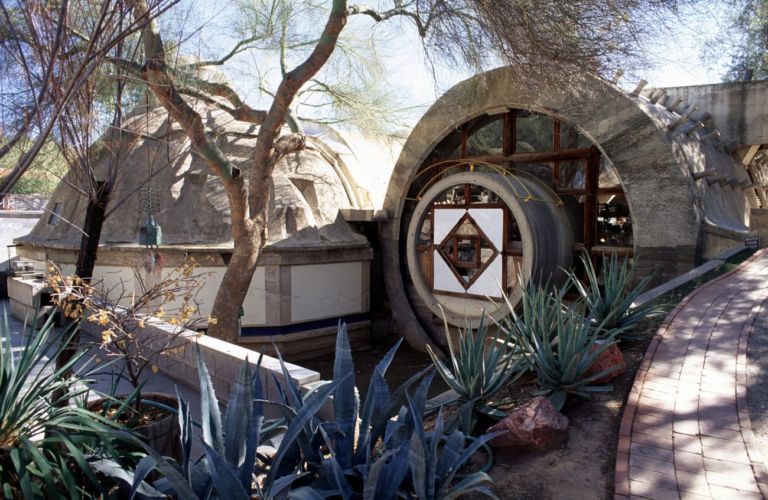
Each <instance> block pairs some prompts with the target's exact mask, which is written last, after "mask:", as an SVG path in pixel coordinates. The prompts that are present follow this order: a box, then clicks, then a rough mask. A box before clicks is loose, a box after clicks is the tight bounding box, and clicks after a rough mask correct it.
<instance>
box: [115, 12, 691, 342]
mask: <svg viewBox="0 0 768 500" xmlns="http://www.w3.org/2000/svg"><path fill="white" fill-rule="evenodd" d="M128 3H129V4H130V5H131V6H132V13H133V16H134V20H135V21H137V22H140V21H143V20H145V19H146V18H147V16H148V15H149V12H150V10H149V6H148V4H147V3H146V1H145V0H133V1H131V0H128ZM279 3H280V2H275V3H273V4H272V5H276V4H279ZM329 4H330V5H329V8H328V10H327V14H326V18H325V23H324V27H323V29H322V31H321V32H320V33H318V35H317V36H316V38H315V39H314V41H313V42H312V43H309V44H307V46H306V55H305V56H304V57H303V60H301V61H299V62H298V63H297V64H296V65H295V66H293V67H292V68H288V67H286V66H285V58H281V60H280V62H281V74H280V79H279V84H278V85H277V88H276V90H274V92H272V93H271V103H270V105H269V107H268V109H265V110H255V109H253V108H251V107H250V106H248V105H247V104H246V103H245V102H244V101H243V100H242V99H241V98H240V97H239V96H238V95H237V94H236V93H234V92H233V91H232V89H231V88H230V87H229V86H227V85H224V84H220V83H211V82H205V81H200V80H197V81H195V79H194V78H192V79H189V78H188V79H186V80H182V79H181V78H179V76H180V75H179V72H178V71H177V70H176V69H174V68H173V67H172V66H171V65H169V61H168V57H167V54H168V50H167V47H166V44H165V42H164V39H163V36H162V34H161V32H160V30H159V28H158V24H157V23H155V22H148V23H145V28H144V30H143V33H142V36H143V40H142V41H143V57H144V59H143V61H141V62H140V63H138V62H135V61H128V60H126V61H113V62H115V63H117V64H121V65H122V66H123V67H131V68H133V69H134V70H135V71H136V72H137V74H140V75H141V76H142V78H143V80H144V81H145V82H146V83H147V85H148V86H149V88H150V89H151V90H152V92H153V93H154V94H155V95H156V96H157V98H158V99H159V101H160V103H161V104H162V106H164V107H165V109H166V110H167V111H168V113H169V114H170V115H171V117H172V118H173V120H175V121H176V122H178V123H179V124H180V125H181V127H182V128H183V129H184V132H185V133H186V135H187V137H188V138H189V140H190V143H191V147H192V149H193V150H194V151H195V153H197V154H198V155H200V157H201V158H203V159H205V161H206V162H207V164H208V165H209V167H210V169H211V170H212V172H214V173H215V174H216V175H217V176H218V177H219V179H220V180H221V182H222V184H223V185H224V188H225V190H226V193H227V197H228V200H229V205H230V210H231V220H232V234H233V240H234V249H233V253H232V256H231V259H230V261H229V264H228V268H227V270H226V272H225V274H224V277H223V281H222V283H221V286H220V288H219V290H218V293H217V295H216V299H215V301H214V305H213V311H212V315H213V316H215V317H216V318H217V319H218V321H217V323H216V324H215V325H211V328H210V333H211V334H212V335H214V336H217V337H220V338H224V339H227V340H236V338H237V332H238V330H237V327H238V322H237V320H238V311H239V309H240V306H241V305H242V303H243V301H244V299H245V296H246V293H247V290H248V287H249V284H250V282H251V278H252V276H253V274H254V271H255V270H256V266H257V263H258V260H259V256H260V254H261V251H262V249H263V247H264V246H265V244H266V242H267V234H266V231H267V227H268V224H267V218H268V217H269V213H268V207H269V196H270V194H269V183H270V177H271V175H272V171H273V169H274V167H275V164H276V163H277V161H278V160H279V159H280V158H281V157H282V156H284V155H286V154H288V153H290V152H293V151H297V150H299V149H302V148H303V147H304V144H305V141H304V137H303V136H302V135H301V134H300V133H296V132H294V133H290V134H284V135H281V130H282V126H283V125H284V124H285V123H286V122H290V120H291V110H292V106H293V105H294V103H295V100H296V98H297V96H298V95H299V94H300V93H301V92H302V89H305V88H307V87H309V88H312V86H313V85H319V83H318V80H317V79H316V75H317V74H318V73H319V72H320V71H321V69H322V68H324V67H325V66H326V65H327V64H329V63H330V61H332V56H333V55H334V53H335V51H336V50H337V47H338V44H339V39H340V35H341V33H342V31H343V30H344V29H345V26H346V25H347V23H348V21H349V19H350V17H351V16H356V15H360V16H367V18H368V19H370V20H372V21H373V22H374V23H379V22H383V21H387V20H389V19H393V18H397V19H400V20H404V21H407V22H409V23H411V24H412V25H413V26H414V27H415V29H416V30H417V32H418V34H419V35H420V36H421V37H422V39H423V40H424V46H425V47H426V48H427V49H428V50H429V51H430V52H431V53H437V54H442V55H443V56H446V57H447V58H448V59H449V60H451V59H452V60H453V61H455V62H459V61H461V62H463V63H468V64H471V65H472V66H474V67H477V68H482V67H484V66H486V65H488V64H493V63H499V62H505V61H506V62H512V63H516V64H519V65H521V66H523V65H524V66H526V67H528V68H534V69H535V70H542V68H546V69H545V70H544V72H543V73H544V74H547V71H549V73H548V74H549V77H550V78H554V77H555V75H557V74H560V73H558V72H557V71H555V69H556V68H557V69H558V70H559V71H561V72H562V73H561V74H562V75H563V78H567V74H568V70H569V69H570V70H573V69H574V68H577V67H579V68H583V67H585V65H586V67H588V68H592V69H594V70H595V71H596V72H601V71H603V72H604V71H606V70H607V69H609V68H610V67H611V65H612V63H613V62H614V61H615V60H617V59H619V58H622V59H624V60H626V59H627V58H629V57H631V56H632V47H633V43H634V42H636V41H637V40H638V39H639V38H640V36H641V35H642V30H640V29H638V28H637V26H636V24H634V21H633V17H632V16H636V15H640V13H641V12H642V11H641V7H645V8H646V9H649V10H651V11H658V10H659V9H667V8H670V7H674V5H675V4H676V2H674V1H664V0H658V1H656V2H652V3H651V7H650V8H649V7H647V5H648V4H647V3H645V2H644V3H642V5H641V3H640V2H639V1H636V0H622V1H615V0H598V1H595V2H588V1H586V0H584V1H579V2H574V3H573V6H570V7H569V6H567V5H566V6H563V5H560V4H559V3H556V2H549V1H543V0H538V1H533V2H528V1H526V2H520V1H516V0H505V1H502V2H496V1H490V0H488V1H485V0H483V1H479V2H468V1H445V0H410V1H402V0H395V1H393V2H392V3H391V5H389V7H388V8H384V9H381V10H380V9H373V8H368V7H365V6H356V5H349V4H348V2H347V1H345V0H332V1H330V2H329ZM568 5H570V3H569V4H568ZM580 9H581V10H580ZM502 20H503V22H502ZM277 28H278V30H277V32H278V35H277V37H278V43H279V44H280V43H281V42H280V40H281V38H280V34H279V33H280V32H281V31H280V26H278V27H277ZM283 32H284V31H283ZM254 41H255V40H247V41H244V42H243V44H242V45H238V46H236V47H235V49H234V50H235V51H237V50H240V49H242V48H243V47H245V46H246V45H247V44H248V43H252V42H254ZM280 46H281V47H283V48H284V47H285V43H283V44H282V45H280ZM553 54H556V55H557V57H556V61H557V64H554V65H553V64H551V63H549V62H548V61H551V59H553V57H552V56H553ZM225 58H226V56H225ZM587 63H588V64H587ZM190 82H192V83H193V84H194V87H195V88H196V89H197V91H198V96H200V97H204V95H205V94H208V95H214V96H219V97H224V98H225V99H227V101H228V102H229V103H230V106H229V107H228V111H230V112H231V114H232V115H233V116H234V117H235V118H237V119H240V120H245V121H250V122H252V123H256V124H258V125H259V132H258V137H257V142H256V146H255V148H254V150H253V153H252V159H251V162H250V165H249V166H248V170H249V171H248V172H247V173H244V172H241V171H240V170H239V169H238V168H237V167H235V166H234V165H233V164H232V162H231V161H230V160H229V159H228V158H227V157H226V155H225V154H224V153H223V152H222V150H221V149H220V148H219V147H218V146H217V145H216V143H215V141H214V140H213V138H212V137H211V135H209V133H208V132H207V131H206V129H205V127H204V123H203V120H202V118H201V116H200V115H199V114H198V113H197V112H196V111H195V110H194V109H193V108H192V107H191V106H190V104H189V103H188V102H187V101H186V100H185V98H184V97H183V95H184V93H186V94H187V95H190V96H192V95H194V90H190V89H189V88H188V86H189V85H190ZM245 174H247V175H245Z"/></svg>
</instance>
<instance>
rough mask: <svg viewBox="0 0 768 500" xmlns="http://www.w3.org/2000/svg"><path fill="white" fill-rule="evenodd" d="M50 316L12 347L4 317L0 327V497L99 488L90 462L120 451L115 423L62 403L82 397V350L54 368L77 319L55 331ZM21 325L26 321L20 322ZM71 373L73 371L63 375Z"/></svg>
mask: <svg viewBox="0 0 768 500" xmlns="http://www.w3.org/2000/svg"><path fill="white" fill-rule="evenodd" d="M53 319H54V318H53V315H51V317H49V319H48V321H47V322H46V323H45V324H44V325H43V326H42V328H41V329H40V330H39V331H37V332H35V331H32V329H31V328H30V329H29V331H27V332H26V339H25V341H24V344H23V345H22V346H20V347H18V348H15V347H13V346H12V340H11V335H10V327H9V324H8V318H7V316H6V315H5V313H4V314H3V324H2V328H0V490H2V492H3V495H4V497H6V498H11V497H13V498H16V497H21V496H23V497H24V498H42V497H48V498H74V497H79V496H81V495H82V494H84V493H88V492H89V491H90V493H93V492H100V491H101V487H102V486H101V482H100V481H99V479H98V478H97V476H96V475H95V474H94V473H93V472H92V470H91V466H90V464H91V463H93V462H96V461H98V460H100V459H102V458H103V457H109V456H115V455H117V454H118V453H117V452H116V450H115V449H114V447H113V441H114V439H113V438H112V437H111V435H112V431H114V430H115V427H114V424H112V423H111V422H110V421H109V420H106V419H104V418H103V417H101V416H100V415H98V414H95V413H93V412H90V411H88V410H87V409H85V408H83V407H81V406H70V405H68V404H66V402H67V401H71V400H73V399H75V398H78V397H80V396H82V395H83V394H84V393H85V391H87V388H86V387H85V386H84V385H82V384H80V379H79V377H78V375H79V374H82V370H83V369H82V368H81V369H79V370H78V369H75V366H76V365H77V364H79V363H83V362H84V361H85V359H84V357H85V356H87V355H88V352H87V351H86V350H81V351H79V352H77V353H76V354H75V355H74V356H73V357H72V358H71V359H70V360H69V361H68V362H67V363H65V364H64V366H62V367H60V368H59V369H55V368H54V367H55V364H56V359H57V358H58V357H59V356H60V355H61V353H62V351H63V349H64V348H65V346H66V341H67V340H69V339H70V338H72V337H73V335H74V334H75V329H76V328H78V325H77V324H73V325H71V326H70V328H68V329H67V330H66V331H65V332H64V333H63V334H62V337H61V338H62V339H63V340H64V341H63V342H60V339H59V338H58V337H57V336H55V335H54V331H53V330H54V328H53ZM25 330H26V327H25ZM72 372H73V373H74V376H71V377H70V376H64V375H65V374H69V373H72Z"/></svg>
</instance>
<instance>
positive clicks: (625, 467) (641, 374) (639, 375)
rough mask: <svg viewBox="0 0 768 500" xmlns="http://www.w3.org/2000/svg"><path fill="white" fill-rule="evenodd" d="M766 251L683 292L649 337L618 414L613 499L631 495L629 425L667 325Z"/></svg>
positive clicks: (767, 476)
mask: <svg viewBox="0 0 768 500" xmlns="http://www.w3.org/2000/svg"><path fill="white" fill-rule="evenodd" d="M765 252H768V249H763V250H758V251H757V252H755V253H754V254H753V255H751V256H750V257H749V258H748V259H746V260H744V262H742V263H741V264H739V266H738V267H737V268H735V269H732V270H730V271H728V272H727V273H724V274H722V275H720V276H718V277H716V278H714V279H712V280H710V281H708V282H707V283H705V284H703V285H702V286H699V287H697V288H696V289H694V290H693V291H692V292H691V293H689V294H688V295H686V296H685V297H684V298H683V299H682V300H681V301H680V302H679V303H678V304H677V305H676V306H675V308H674V309H672V311H671V312H670V313H669V314H668V315H667V317H666V318H664V321H662V323H661V325H659V329H658V330H657V331H656V334H654V336H653V339H651V343H650V344H648V347H647V348H646V350H645V354H644V355H643V359H642V361H641V362H640V366H639V367H638V368H637V372H636V373H635V381H634V383H633V384H632V388H631V389H630V391H629V397H628V398H627V402H626V404H625V405H624V411H623V413H622V416H621V424H620V426H619V442H618V445H617V447H616V468H615V473H614V495H615V498H616V500H618V499H620V498H629V495H630V490H629V448H630V445H631V443H632V424H633V422H634V420H635V415H636V413H637V406H638V403H639V399H640V393H641V391H642V389H643V383H644V382H645V378H646V376H647V374H648V368H649V367H650V365H651V360H653V356H654V355H655V354H656V349H658V347H659V344H661V341H662V339H663V338H664V337H665V336H666V333H667V330H668V329H669V325H670V324H671V323H672V321H673V320H674V319H675V317H677V315H678V314H679V313H680V311H681V310H682V309H683V308H684V307H685V306H686V305H687V304H688V303H689V302H690V301H691V300H692V299H693V298H694V297H695V296H696V295H698V294H699V293H700V292H701V291H702V290H704V289H706V288H708V287H709V286H710V285H713V284H715V283H718V282H720V281H722V280H724V279H725V278H727V277H729V276H730V275H732V274H734V273H736V272H738V271H740V270H741V269H743V268H744V267H746V266H747V265H748V264H750V263H752V262H753V261H754V260H756V259H757V258H758V257H760V256H762V255H763V253H765ZM756 315H757V313H756V312H755V316H756ZM753 322H754V318H751V320H750V321H748V324H749V331H748V332H747V333H746V335H747V338H748V336H749V333H750V332H751V330H752V323H753ZM745 328H746V325H745ZM744 335H745V333H744V331H742V334H741V337H740V339H739V356H741V346H742V344H741V339H742V337H744ZM745 345H746V344H745ZM744 356H745V358H744V359H745V360H746V348H745V350H744ZM738 359H739V360H740V359H741V358H740V357H739V358H738ZM743 367H744V368H745V369H746V364H744V365H743ZM736 369H737V372H738V370H739V361H738V360H737V365H736ZM744 377H745V379H744V401H743V402H744V404H746V370H745V372H744ZM740 381H741V379H738V380H737V387H740ZM739 395H741V392H739ZM737 401H740V398H737ZM738 410H739V426H740V427H741V428H742V437H743V438H744V442H745V444H746V445H747V450H748V453H749V457H750V460H751V461H752V462H753V465H752V468H753V470H754V471H755V472H756V474H755V478H756V479H757V482H758V486H759V488H760V491H761V492H762V494H763V496H765V497H766V498H768V472H767V471H766V469H765V466H764V465H763V464H764V462H763V461H762V458H761V459H760V462H758V463H759V464H760V465H763V467H755V463H756V462H755V461H754V460H753V459H752V457H753V453H758V455H754V456H758V457H761V455H759V449H758V448H757V444H756V442H755V438H754V435H753V434H752V425H751V421H750V420H749V411H748V410H747V412H746V420H747V422H748V428H747V429H746V431H745V430H744V429H745V427H744V426H742V425H741V422H742V411H741V406H739V407H738ZM745 432H746V434H745ZM750 440H751V441H750ZM758 470H759V471H760V472H761V474H760V475H758V474H757V471H758ZM763 488H766V489H763Z"/></svg>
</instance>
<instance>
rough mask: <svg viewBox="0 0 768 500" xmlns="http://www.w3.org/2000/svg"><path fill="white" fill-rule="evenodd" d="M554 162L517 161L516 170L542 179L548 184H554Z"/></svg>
mask: <svg viewBox="0 0 768 500" xmlns="http://www.w3.org/2000/svg"><path fill="white" fill-rule="evenodd" d="M552 168H553V164H552V163H551V162H539V163H515V170H516V171H518V172H525V173H527V174H529V175H532V176H533V177H536V178H537V179H539V180H541V181H542V182H543V183H544V184H546V185H547V186H554V179H553V175H552Z"/></svg>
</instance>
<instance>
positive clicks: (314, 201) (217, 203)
mask: <svg viewBox="0 0 768 500" xmlns="http://www.w3.org/2000/svg"><path fill="white" fill-rule="evenodd" d="M190 104H192V105H193V106H194V107H195V109H196V110H197V111H198V112H200V113H201V115H202V116H203V119H204V122H205V125H206V128H207V130H208V131H209V133H210V134H212V135H214V136H215V137H216V138H217V143H218V145H219V147H221V148H222V150H223V151H224V153H225V154H226V155H227V157H228V158H230V159H231V160H232V162H233V164H235V165H236V166H237V167H239V168H240V169H241V170H242V171H243V172H244V173H247V172H248V169H249V162H250V161H251V155H252V151H253V147H254V145H255V144H256V136H257V134H258V126H257V125H253V124H250V123H245V122H239V121H236V120H234V119H233V118H232V117H231V116H230V115H229V114H227V113H226V112H223V111H220V110H218V109H215V108H214V107H213V106H210V105H206V104H203V103H201V102H199V101H192V102H190ZM149 108H150V109H147V107H146V106H144V107H139V108H137V109H135V110H134V111H133V112H132V113H131V115H130V116H129V118H128V119H127V120H126V123H125V126H124V128H125V131H126V140H125V142H124V145H123V148H122V150H121V152H120V155H119V161H120V163H121V165H120V169H119V173H118V178H117V181H116V183H115V186H114V189H113V195H112V199H111V202H110V204H109V207H108V218H107V220H106V222H105V225H104V229H103V232H102V236H101V244H102V245H103V246H136V245H137V242H138V241H139V229H140V227H141V226H142V225H143V224H144V222H145V220H146V213H147V210H146V207H147V204H148V203H150V202H151V204H152V206H153V210H152V213H153V215H154V217H155V220H156V221H157V223H158V224H160V226H161V227H162V230H163V245H164V246H165V245H181V246H192V247H221V248H231V247H232V231H231V220H230V211H229V203H228V200H227V195H226V192H225V190H224V187H223V186H222V184H221V182H220V181H219V179H218V177H216V176H215V175H214V174H213V173H212V172H211V170H210V169H209V168H208V165H207V164H206V163H205V161H203V160H202V159H200V158H199V157H198V156H197V155H195V154H194V153H193V152H192V151H191V149H190V145H189V141H188V139H187V137H186V136H185V135H184V132H183V130H182V129H181V127H180V126H179V125H178V124H176V123H170V122H169V119H168V114H167V112H166V111H165V110H164V109H162V108H161V107H155V106H153V105H152V104H151V103H150V104H149ZM286 133H287V130H286ZM107 161H109V160H103V161H101V162H100V163H98V164H97V167H96V168H97V171H98V172H100V173H101V174H102V175H103V174H104V172H105V171H106V169H107V163H106V162H107ZM77 182H78V181H77V179H76V178H75V176H73V175H71V174H68V175H67V177H66V178H65V179H64V180H63V181H62V182H61V183H60V184H59V186H58V187H57V188H56V190H55V191H54V193H53V194H52V196H51V199H50V202H49V205H48V207H47V210H48V211H50V212H53V211H54V210H55V211H56V212H57V213H59V214H60V217H61V220H60V221H59V222H58V223H56V224H50V223H49V217H47V216H46V217H43V218H41V220H40V221H39V222H38V224H37V225H36V226H35V228H34V229H33V230H32V231H31V232H30V233H29V235H27V236H25V237H24V238H22V239H21V240H20V242H22V243H23V244H25V245H30V246H46V247H54V248H55V247H58V248H77V247H79V244H80V237H81V232H80V229H79V228H80V227H82V224H83V219H84V217H85V209H86V206H87V199H86V198H85V197H84V196H82V195H81V194H80V193H78V192H77V191H76V190H75V189H73V187H72V186H71V185H72V184H75V185H76V184H77ZM270 188H271V195H272V196H271V202H270V225H269V244H268V247H272V249H275V250H276V249H279V248H286V247H295V246H301V247H303V248H306V247H307V246H320V247H329V246H330V247H333V246H347V245H353V246H354V245H367V241H366V240H365V238H364V237H362V236H361V235H359V234H357V233H355V232H354V231H352V229H351V228H350V227H349V226H348V225H347V223H346V222H344V221H343V220H342V219H341V218H340V217H339V209H340V208H359V207H360V201H359V200H361V199H362V200H365V199H366V198H367V196H366V195H365V190H364V189H362V188H360V187H359V186H358V185H357V184H356V183H355V181H354V179H353V178H351V176H349V175H348V171H347V170H346V166H345V165H344V164H343V162H342V161H341V160H340V157H339V155H337V154H335V153H334V151H333V150H332V149H330V148H329V147H328V146H327V145H326V144H324V143H323V142H322V141H320V140H319V139H317V138H314V137H307V146H306V148H305V149H304V150H302V151H299V152H297V153H292V154H290V155H287V156H285V157H283V158H282V159H281V160H280V161H279V162H278V164H277V165H276V167H275V170H274V173H273V175H272V183H271V186H270Z"/></svg>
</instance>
